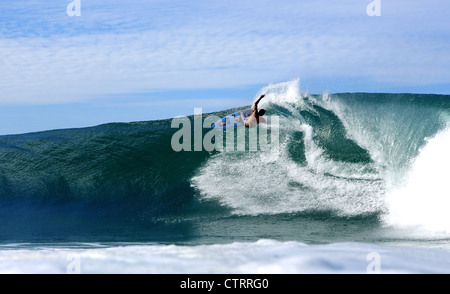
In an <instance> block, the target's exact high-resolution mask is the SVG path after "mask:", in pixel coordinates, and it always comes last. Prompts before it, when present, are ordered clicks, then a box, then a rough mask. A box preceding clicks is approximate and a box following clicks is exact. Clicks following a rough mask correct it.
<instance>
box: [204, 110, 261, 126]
mask: <svg viewBox="0 0 450 294" xmlns="http://www.w3.org/2000/svg"><path fill="white" fill-rule="evenodd" d="M252 113H253V109H245V110H242V111H237V112H233V113H231V114H228V115H227V116H225V117H223V118H221V119H219V120H218V121H216V122H215V123H213V124H211V128H212V129H228V128H234V127H239V126H243V125H244V124H245V122H246V121H247V119H248V118H249V117H250V116H251V115H252Z"/></svg>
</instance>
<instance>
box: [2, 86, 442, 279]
mask: <svg viewBox="0 0 450 294" xmlns="http://www.w3.org/2000/svg"><path fill="white" fill-rule="evenodd" d="M262 93H265V94H266V97H265V98H264V99H263V100H262V102H261V104H260V107H261V108H264V109H266V115H267V117H268V118H276V120H275V119H274V120H273V122H278V123H277V124H272V125H270V126H269V127H267V126H263V125H260V126H258V128H257V129H256V130H257V131H258V134H262V135H261V136H260V137H258V138H265V136H266V135H267V137H268V141H269V142H270V144H268V146H266V147H268V148H262V147H261V146H259V148H256V149H252V148H250V142H249V141H247V143H246V144H247V145H245V148H244V150H234V151H232V150H228V149H224V150H213V151H207V150H205V149H204V148H202V150H201V151H183V150H182V151H179V152H176V151H174V150H173V146H172V144H173V142H172V138H173V136H174V134H175V133H176V132H177V131H180V128H177V127H172V120H160V121H145V122H133V123H110V124H104V125H100V126H95V127H90V128H81V129H63V130H52V131H43V132H38V133H29V134H20V135H8V136H0V224H1V225H0V261H1V262H0V272H1V273H70V272H77V273H188V274H189V273H241V274H245V273H252V274H254V273H372V272H377V273H449V272H450V258H449V257H450V214H449V213H448V209H449V208H450V205H449V204H450V200H449V199H450V185H449V183H448V179H449V176H450V172H449V171H450V152H449V150H450V96H446V95H432V94H429V95H426V94H380V93H377V94H373V93H339V94H327V93H324V94H321V95H310V94H308V93H301V92H300V87H299V82H298V81H290V82H286V83H280V84H270V85H268V86H266V87H264V88H262V89H261V90H260V91H259V92H258V93H256V95H255V98H257V97H259V95H260V94H262ZM245 108H248V105H243V106H242V107H238V108H235V109H227V110H223V111H220V112H217V113H212V114H209V113H208V114H203V115H202V117H200V118H201V119H202V120H205V119H206V118H207V117H208V116H211V115H215V116H218V117H223V116H225V115H226V114H228V113H231V112H234V111H236V110H240V109H245ZM188 119H189V121H190V122H191V127H192V129H191V132H190V134H192V137H191V139H192V140H191V141H190V142H189V144H190V145H191V146H192V150H194V145H195V138H198V137H196V136H197V135H196V134H194V130H195V128H194V127H193V126H194V125H195V120H196V119H198V117H195V116H190V117H189V118H188ZM183 127H184V126H183ZM240 131H243V133H242V134H244V138H249V137H250V133H249V130H248V129H242V130H240ZM208 132H209V129H208V128H204V129H202V136H203V137H204V136H207V134H208ZM272 134H276V137H272ZM227 135H228V137H229V138H231V137H230V134H229V133H228V134H224V138H223V139H224V140H226V139H227V138H226V136H227ZM236 136H238V134H236ZM200 138H202V137H200ZM236 138H238V137H236ZM272 138H276V140H275V139H272ZM183 139H185V138H183ZM219 141H220V140H219V139H217V140H216V142H219ZM183 142H184V141H183ZM238 142H239V141H237V140H234V141H233V144H236V145H234V147H236V149H238V148H237V144H238ZM272 143H273V144H272ZM275 143H276V144H275ZM228 146H229V145H227V147H228ZM231 146H232V147H233V145H231ZM233 149H234V148H233Z"/></svg>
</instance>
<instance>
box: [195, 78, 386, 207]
mask: <svg viewBox="0 0 450 294" xmlns="http://www.w3.org/2000/svg"><path fill="white" fill-rule="evenodd" d="M266 88H267V89H266ZM266 88H264V89H263V90H261V93H268V94H267V98H268V100H267V101H266V103H269V104H267V106H270V103H276V104H277V105H281V106H283V107H285V108H289V107H292V109H297V110H296V111H295V112H294V114H298V113H299V112H298V108H308V106H307V105H308V103H307V102H305V99H307V98H308V97H307V96H305V97H301V95H300V94H299V88H298V81H293V82H287V83H281V84H276V85H270V86H268V87H266ZM264 99H265V98H264ZM263 101H264V100H263ZM296 131H301V132H302V133H303V136H304V137H303V142H304V149H305V156H306V165H301V164H299V163H297V162H295V161H294V160H292V159H291V156H290V154H289V150H288V146H289V142H290V140H293V137H292V134H293V133H294V132H296ZM314 136H315V134H314V130H313V128H312V127H311V126H309V125H308V124H306V123H304V122H302V120H301V119H300V118H297V117H296V116H295V115H294V116H288V117H280V144H279V145H278V147H279V148H278V149H276V150H274V149H269V150H264V151H257V152H240V153H239V152H236V153H233V152H223V153H220V154H217V155H215V156H214V157H212V158H210V159H209V160H208V161H207V162H206V163H205V165H204V166H203V167H202V168H201V169H200V170H199V171H198V173H197V175H196V176H194V177H193V178H192V179H191V183H192V185H193V186H194V187H196V188H197V189H198V190H199V192H200V194H201V196H202V197H204V198H205V199H216V200H218V201H219V202H220V203H222V204H224V205H226V206H228V207H230V208H232V209H233V211H234V213H236V214H244V215H256V214H278V213H290V212H301V211H307V210H332V211H335V212H336V213H337V214H340V215H347V216H348V215H358V214H363V213H372V212H378V211H380V210H382V209H383V208H382V206H383V205H384V203H383V202H382V200H381V199H382V197H381V195H382V193H383V186H382V183H381V182H380V181H377V179H378V175H377V174H376V173H374V172H373V171H369V170H368V168H367V164H365V165H362V164H354V163H344V162H337V161H333V160H331V159H330V158H327V157H326V156H325V154H324V151H323V150H322V149H321V148H319V147H318V146H317V144H315V142H314Z"/></svg>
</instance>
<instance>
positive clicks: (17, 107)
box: [0, 0, 450, 135]
mask: <svg viewBox="0 0 450 294" xmlns="http://www.w3.org/2000/svg"><path fill="white" fill-rule="evenodd" d="M77 1H79V6H76V8H77V9H76V11H79V12H80V13H79V14H80V15H79V16H76V15H75V16H70V15H69V14H70V13H69V14H68V12H67V7H68V6H70V5H71V4H72V3H74V2H72V1H71V0H46V1H42V0H17V1H11V0H9V1H7V0H0V11H1V13H0V135H4V134H17V133H26V132H34V131H41V130H48V129H58V128H72V127H86V126H93V125H98V124H102V123H108V122H131V121H147V120H155V119H163V118H172V117H175V116H178V115H191V114H193V112H194V108H198V107H201V108H202V109H203V112H212V111H218V110H223V109H228V108H232V107H239V106H244V105H250V104H251V102H252V101H253V98H254V96H255V95H256V93H257V92H258V90H259V89H261V88H262V87H264V86H266V85H268V84H273V83H279V82H286V81H290V80H295V79H299V80H300V90H301V91H302V92H308V93H312V94H321V93H323V92H328V93H339V92H389V93H401V92H408V93H433V94H450V70H449V69H450V42H449V41H450V22H448V19H449V18H450V2H449V1H445V0H429V1H422V0H375V2H374V1H371V0H329V1H324V0H315V1H306V0H278V1H273V0H272V1H267V0H258V1H256V0H252V1H249V0H240V1H230V0H226V1H225V0H224V1H222V0H220V1H218V0H195V1H185V0H183V1H179V0H122V1H119V0H108V1H106V0H77ZM369 5H375V7H374V9H376V10H377V11H378V12H379V16H377V15H375V16H369V14H368V12H367V8H368V6H369ZM78 8H79V9H78ZM74 11H75V10H74ZM374 11H375V10H374Z"/></svg>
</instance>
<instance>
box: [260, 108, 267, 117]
mask: <svg viewBox="0 0 450 294" xmlns="http://www.w3.org/2000/svg"><path fill="white" fill-rule="evenodd" d="M265 113H266V111H265V110H264V109H260V110H259V111H258V115H259V116H263V115H264V114H265Z"/></svg>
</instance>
